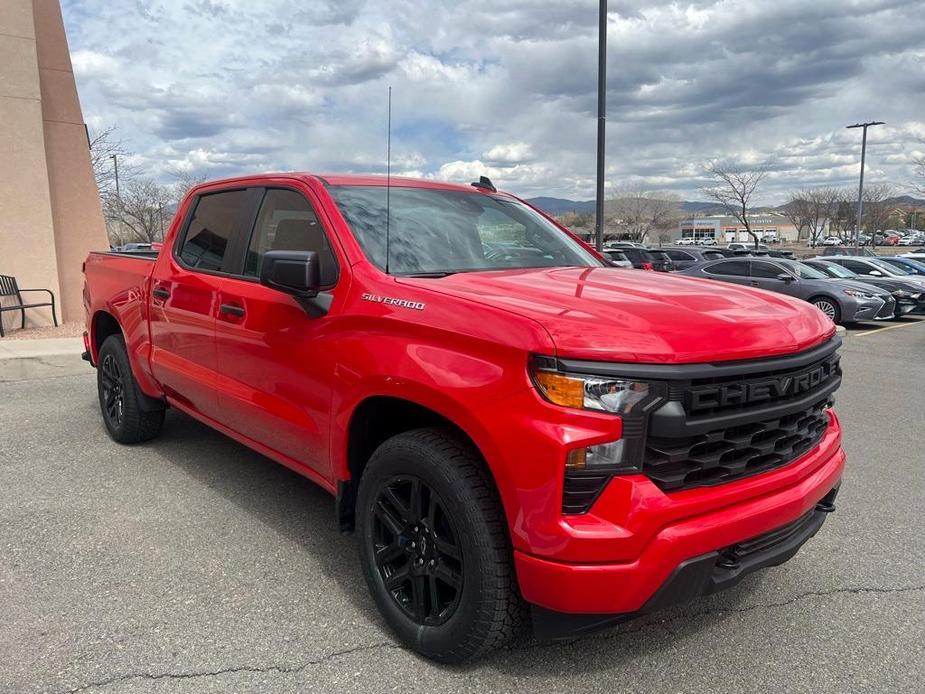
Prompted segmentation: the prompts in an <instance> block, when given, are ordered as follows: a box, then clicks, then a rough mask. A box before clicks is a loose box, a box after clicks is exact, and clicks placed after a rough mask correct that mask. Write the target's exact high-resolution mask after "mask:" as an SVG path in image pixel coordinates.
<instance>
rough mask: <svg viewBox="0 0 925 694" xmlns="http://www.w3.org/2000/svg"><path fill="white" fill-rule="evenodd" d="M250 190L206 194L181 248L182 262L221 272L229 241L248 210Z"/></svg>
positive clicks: (190, 265)
mask: <svg viewBox="0 0 925 694" xmlns="http://www.w3.org/2000/svg"><path fill="white" fill-rule="evenodd" d="M246 195H247V191H244V190H230V191H226V192H223V193H212V194H210V195H203V196H202V197H200V198H199V201H198V202H197V203H196V211H195V212H194V213H193V218H192V219H191V220H190V223H189V227H188V228H187V231H186V237H185V238H184V240H183V246H181V248H180V259H181V260H182V261H183V263H184V264H186V265H187V266H189V267H192V268H196V269H198V270H221V269H222V263H223V262H224V260H225V251H226V250H227V248H228V241H229V239H231V236H232V235H233V234H234V231H235V229H236V228H237V226H238V224H239V222H240V220H241V213H242V211H243V209H244V198H245V196H246Z"/></svg>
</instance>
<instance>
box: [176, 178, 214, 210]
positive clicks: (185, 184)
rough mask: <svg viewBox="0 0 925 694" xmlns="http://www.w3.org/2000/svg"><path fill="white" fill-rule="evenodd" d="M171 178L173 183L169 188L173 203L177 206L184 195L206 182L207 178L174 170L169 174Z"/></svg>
mask: <svg viewBox="0 0 925 694" xmlns="http://www.w3.org/2000/svg"><path fill="white" fill-rule="evenodd" d="M170 175H171V176H173V178H174V179H176V180H175V183H174V184H173V186H171V189H172V193H173V198H174V199H173V202H174V203H176V204H177V205H179V204H180V202H182V200H183V198H185V197H186V194H187V193H189V192H190V191H191V190H192V189H193V188H195V187H196V186H198V185H201V184H203V183H205V182H206V181H207V180H208V177H207V176H203V175H202V174H198V173H194V172H192V171H178V170H175V171H173V172H171V174H170Z"/></svg>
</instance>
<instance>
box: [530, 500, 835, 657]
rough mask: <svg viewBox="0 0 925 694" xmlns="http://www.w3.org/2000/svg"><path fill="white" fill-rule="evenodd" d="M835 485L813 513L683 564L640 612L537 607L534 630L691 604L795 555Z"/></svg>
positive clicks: (587, 625) (827, 509) (570, 631)
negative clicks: (583, 611) (580, 611)
mask: <svg viewBox="0 0 925 694" xmlns="http://www.w3.org/2000/svg"><path fill="white" fill-rule="evenodd" d="M837 494H838V488H837V487H836V488H835V489H833V490H832V491H831V492H829V493H828V494H826V496H825V497H823V499H822V500H821V501H819V503H817V504H816V506H815V507H814V508H813V509H812V510H811V511H809V512H808V513H805V514H803V515H802V516H800V517H799V518H798V519H797V520H795V521H793V522H792V523H788V524H787V525H784V526H782V527H780V528H777V529H775V530H772V531H770V532H768V533H765V534H763V535H759V536H758V537H755V538H752V539H751V540H747V541H745V542H741V543H737V544H735V545H732V546H730V547H724V548H722V549H720V550H717V551H713V552H707V553H706V554H703V555H701V556H699V557H694V558H693V559H688V560H686V561H683V562H681V563H680V564H679V565H678V566H677V567H676V568H675V570H674V571H673V572H672V574H671V576H670V577H669V578H668V580H666V581H665V582H664V583H663V584H662V586H661V587H660V588H659V589H658V590H657V591H656V592H655V594H654V595H653V596H652V597H651V598H649V599H648V600H647V601H646V603H645V605H643V606H642V608H641V609H639V610H637V611H636V612H627V613H623V614H616V615H613V614H568V613H564V612H555V611H552V610H547V609H544V608H541V607H537V606H536V605H534V606H533V615H532V616H533V630H534V635H535V636H536V637H537V638H539V639H544V640H545V639H556V638H564V637H567V636H575V635H577V634H584V633H588V632H591V631H596V630H598V629H602V628H604V627H607V626H612V625H615V624H620V623H622V622H625V621H628V620H630V619H635V618H636V617H639V616H641V615H643V614H647V613H649V612H655V611H658V610H662V609H665V608H667V607H670V606H672V605H676V604H679V603H684V602H689V601H691V600H694V599H695V598H699V597H702V596H705V595H710V594H711V593H716V592H718V591H720V590H725V589H726V588H731V587H732V586H734V585H736V584H737V583H739V581H741V580H742V579H743V578H745V576H747V575H748V574H750V573H753V572H754V571H757V570H759V569H763V568H766V567H769V566H779V565H780V564H783V563H784V562H786V561H787V560H789V559H790V558H792V557H793V556H794V555H795V554H796V553H797V552H798V551H799V550H800V547H802V546H803V544H804V543H805V542H806V541H807V540H809V539H810V538H811V537H812V536H813V535H815V534H816V533H817V532H819V529H820V528H821V527H822V524H823V522H824V521H825V518H826V516H827V515H828V514H829V513H831V512H832V511H834V510H835V496H836V495H837Z"/></svg>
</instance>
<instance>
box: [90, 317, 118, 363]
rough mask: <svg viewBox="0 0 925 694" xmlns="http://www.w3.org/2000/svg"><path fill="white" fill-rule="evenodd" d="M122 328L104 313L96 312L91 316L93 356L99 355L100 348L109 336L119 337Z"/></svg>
mask: <svg viewBox="0 0 925 694" xmlns="http://www.w3.org/2000/svg"><path fill="white" fill-rule="evenodd" d="M121 334H122V328H121V327H119V322H118V321H117V320H116V319H115V318H113V317H112V315H111V314H109V313H106V312H105V311H98V312H97V313H96V315H95V316H93V351H94V353H95V354H99V353H100V347H102V346H103V343H104V342H106V338H107V337H109V336H110V335H121Z"/></svg>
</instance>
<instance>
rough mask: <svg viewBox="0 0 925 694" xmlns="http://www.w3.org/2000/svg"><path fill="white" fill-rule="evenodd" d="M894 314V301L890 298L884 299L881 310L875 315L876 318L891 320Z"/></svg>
mask: <svg viewBox="0 0 925 694" xmlns="http://www.w3.org/2000/svg"><path fill="white" fill-rule="evenodd" d="M895 313H896V299H894V298H893V297H892V296H888V297H884V299H883V308H881V309H880V311H879V312H878V313H877V318H892V317H893V316H894V315H895Z"/></svg>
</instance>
